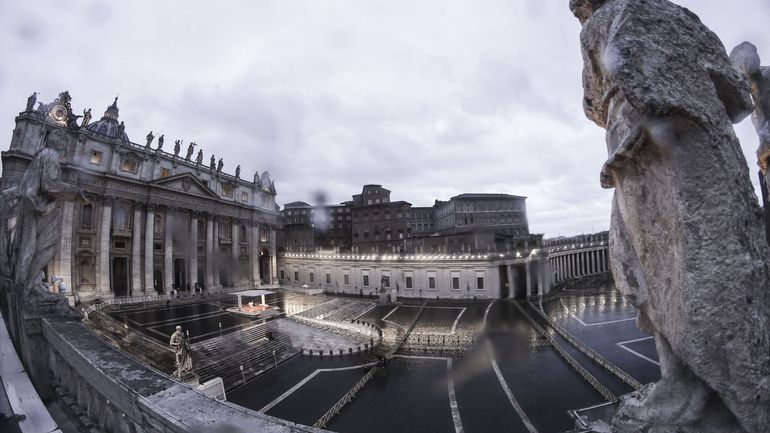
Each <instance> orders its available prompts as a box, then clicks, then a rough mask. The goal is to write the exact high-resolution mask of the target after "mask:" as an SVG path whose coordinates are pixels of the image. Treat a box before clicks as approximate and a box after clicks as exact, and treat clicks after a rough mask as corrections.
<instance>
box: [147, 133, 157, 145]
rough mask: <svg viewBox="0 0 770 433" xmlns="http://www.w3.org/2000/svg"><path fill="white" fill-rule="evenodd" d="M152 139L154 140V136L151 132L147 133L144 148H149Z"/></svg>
mask: <svg viewBox="0 0 770 433" xmlns="http://www.w3.org/2000/svg"><path fill="white" fill-rule="evenodd" d="M154 138H155V136H154V135H152V131H150V132H149V133H147V145H146V146H145V147H150V145H151V144H152V140H153V139H154Z"/></svg>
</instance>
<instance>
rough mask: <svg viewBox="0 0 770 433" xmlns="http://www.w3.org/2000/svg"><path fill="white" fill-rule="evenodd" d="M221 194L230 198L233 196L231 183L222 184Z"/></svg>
mask: <svg viewBox="0 0 770 433" xmlns="http://www.w3.org/2000/svg"><path fill="white" fill-rule="evenodd" d="M222 195H223V196H225V197H230V198H232V196H233V187H232V186H231V185H222Z"/></svg>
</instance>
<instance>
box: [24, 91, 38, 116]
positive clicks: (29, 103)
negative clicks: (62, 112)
mask: <svg viewBox="0 0 770 433" xmlns="http://www.w3.org/2000/svg"><path fill="white" fill-rule="evenodd" d="M35 102H37V92H33V93H32V94H31V95H29V98H27V109H26V110H24V111H32V110H34V109H35Z"/></svg>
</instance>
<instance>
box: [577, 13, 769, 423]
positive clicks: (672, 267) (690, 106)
mask: <svg viewBox="0 0 770 433" xmlns="http://www.w3.org/2000/svg"><path fill="white" fill-rule="evenodd" d="M570 8H571V9H572V11H573V13H574V14H575V16H576V17H577V18H578V19H579V20H580V22H581V24H582V26H583V28H582V32H581V35H580V42H581V46H582V52H583V61H584V69H583V90H584V100H583V107H584V109H585V113H586V116H587V117H588V118H589V119H591V120H592V121H594V122H595V123H596V124H597V125H599V126H601V127H602V128H604V129H606V145H607V150H608V154H609V157H608V159H607V161H606V163H605V164H604V166H603V168H602V172H601V184H602V186H603V187H605V188H614V189H615V195H614V198H613V203H612V216H611V222H610V257H611V260H610V263H611V269H612V274H613V276H614V278H615V281H616V284H617V286H618V289H619V290H620V291H621V292H622V293H623V294H624V295H625V297H626V298H627V299H629V300H630V301H631V303H633V305H635V306H636V307H637V308H638V309H639V312H638V317H637V324H638V326H639V327H640V328H641V329H643V330H645V331H647V332H649V333H652V334H653V335H654V336H655V344H656V347H657V350H658V356H659V359H660V367H661V379H660V381H659V382H657V383H654V384H650V385H647V386H645V387H643V388H642V389H641V390H639V391H637V392H635V393H632V394H630V395H628V396H624V397H623V398H622V399H621V402H620V404H619V407H618V410H617V413H616V415H615V418H614V420H613V430H614V431H615V432H652V431H654V432H688V433H689V432H748V433H760V432H768V431H770V411H768V407H770V287H768V285H769V284H768V283H769V280H768V279H769V275H768V272H769V270H768V265H767V259H768V247H767V245H766V243H765V240H764V236H763V230H764V229H763V222H762V215H761V211H760V208H759V206H758V204H757V200H756V196H755V195H754V191H753V188H752V185H751V182H750V180H749V176H748V172H747V166H746V161H745V159H744V157H743V154H742V152H741V148H740V145H739V143H738V140H737V138H736V137H735V133H734V130H733V127H732V124H731V123H732V122H738V121H740V120H741V119H743V118H744V117H745V116H746V115H748V114H749V113H750V112H751V109H752V106H751V100H750V98H749V88H748V86H747V84H746V82H745V81H744V80H743V78H742V77H741V75H740V74H739V73H738V71H737V70H736V69H734V68H733V67H732V65H731V63H730V60H729V59H728V57H727V53H726V52H725V49H724V46H723V45H722V43H721V41H720V40H719V38H718V37H717V36H716V35H715V34H714V33H712V32H711V31H710V30H709V29H708V28H706V27H705V26H704V25H703V24H702V23H701V22H700V20H699V19H698V17H697V16H695V15H694V14H693V13H692V12H690V11H688V10H687V9H685V8H682V7H680V6H677V5H674V4H672V3H670V2H669V1H667V0H571V1H570ZM650 29H655V31H654V32H653V31H650Z"/></svg>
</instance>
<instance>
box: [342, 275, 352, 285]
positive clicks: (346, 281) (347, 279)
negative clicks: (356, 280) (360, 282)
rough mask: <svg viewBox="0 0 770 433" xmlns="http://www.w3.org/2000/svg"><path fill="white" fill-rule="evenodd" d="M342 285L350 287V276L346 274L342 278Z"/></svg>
mask: <svg viewBox="0 0 770 433" xmlns="http://www.w3.org/2000/svg"><path fill="white" fill-rule="evenodd" d="M342 284H343V285H345V286H349V285H350V275H348V274H345V275H343V276H342Z"/></svg>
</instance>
